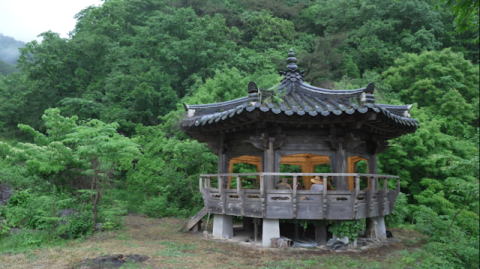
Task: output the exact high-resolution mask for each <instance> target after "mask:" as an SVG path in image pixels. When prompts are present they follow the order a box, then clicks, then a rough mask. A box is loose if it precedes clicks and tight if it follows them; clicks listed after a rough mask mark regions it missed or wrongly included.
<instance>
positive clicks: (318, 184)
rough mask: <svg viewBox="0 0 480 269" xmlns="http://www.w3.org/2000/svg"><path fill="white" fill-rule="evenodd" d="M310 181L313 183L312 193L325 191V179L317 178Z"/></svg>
mask: <svg viewBox="0 0 480 269" xmlns="http://www.w3.org/2000/svg"><path fill="white" fill-rule="evenodd" d="M310 181H311V182H312V183H313V184H312V186H311V187H310V190H311V191H323V178H320V177H319V176H315V177H314V178H312V179H310Z"/></svg>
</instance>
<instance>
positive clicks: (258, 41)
mask: <svg viewBox="0 0 480 269" xmlns="http://www.w3.org/2000/svg"><path fill="white" fill-rule="evenodd" d="M243 19H244V20H245V21H246V22H247V27H246V30H245V35H244V40H245V42H247V43H248V44H249V47H250V48H252V49H255V50H257V51H265V50H267V49H269V48H277V47H278V45H279V44H282V45H283V44H288V43H289V42H292V41H293V37H294V33H295V31H294V26H293V23H292V22H291V21H289V20H284V19H280V18H276V17H273V16H272V15H271V14H270V13H269V12H268V11H266V10H262V11H261V12H245V13H243Z"/></svg>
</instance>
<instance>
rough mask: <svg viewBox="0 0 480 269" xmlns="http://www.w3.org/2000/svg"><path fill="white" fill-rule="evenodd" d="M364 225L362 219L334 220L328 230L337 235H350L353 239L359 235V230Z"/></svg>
mask: <svg viewBox="0 0 480 269" xmlns="http://www.w3.org/2000/svg"><path fill="white" fill-rule="evenodd" d="M361 227H362V221H361V220H345V221H336V222H333V225H331V226H330V227H328V231H329V232H331V233H333V234H335V235H336V236H337V237H344V236H346V237H348V239H349V240H351V241H353V240H355V239H357V237H358V231H359V230H360V228H361Z"/></svg>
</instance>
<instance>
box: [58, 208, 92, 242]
mask: <svg viewBox="0 0 480 269" xmlns="http://www.w3.org/2000/svg"><path fill="white" fill-rule="evenodd" d="M62 222H64V224H61V225H60V226H59V228H58V229H57V231H56V233H57V234H58V235H59V236H60V237H62V238H65V239H74V238H80V237H83V236H88V235H89V234H91V233H92V231H93V227H94V226H95V224H94V223H93V217H92V216H91V214H88V213H83V214H75V215H73V216H70V217H68V218H64V219H62Z"/></svg>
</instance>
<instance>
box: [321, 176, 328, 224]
mask: <svg viewBox="0 0 480 269" xmlns="http://www.w3.org/2000/svg"><path fill="white" fill-rule="evenodd" d="M322 178H323V195H322V196H323V206H322V217H323V219H326V218H327V201H328V200H327V186H328V184H327V178H328V176H322Z"/></svg>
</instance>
